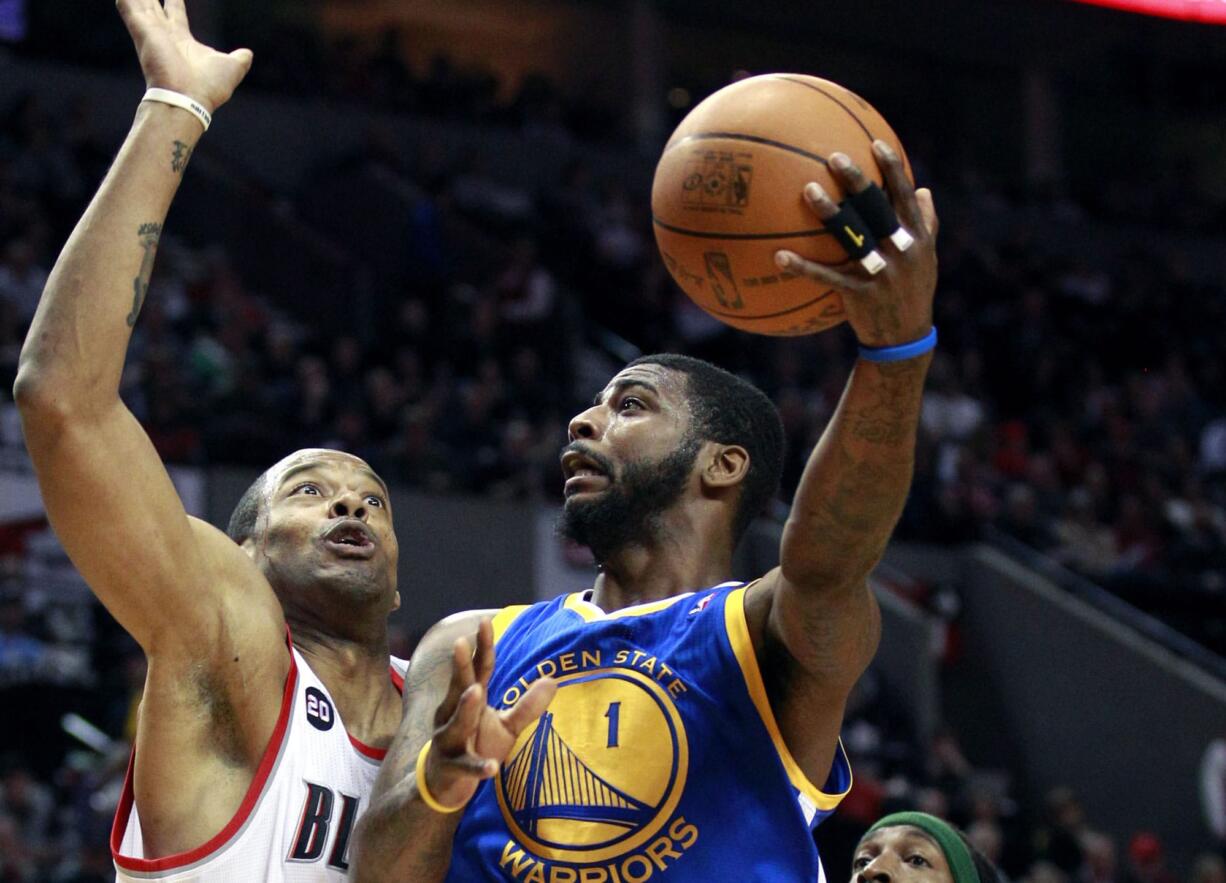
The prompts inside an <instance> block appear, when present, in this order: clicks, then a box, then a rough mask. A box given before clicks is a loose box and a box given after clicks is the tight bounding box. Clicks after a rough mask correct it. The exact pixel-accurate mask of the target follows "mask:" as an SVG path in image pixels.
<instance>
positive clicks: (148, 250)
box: [128, 223, 162, 328]
mask: <svg viewBox="0 0 1226 883" xmlns="http://www.w3.org/2000/svg"><path fill="white" fill-rule="evenodd" d="M136 235H137V236H139V237H140V245H141V248H143V249H144V250H145V255H144V257H143V258H141V262H140V272H139V273H137V275H136V278H135V279H133V280H132V312H130V313H128V327H129V328H131V327H132V326H133V325H135V324H136V317H137V316H139V315H140V308H141V307H142V306H144V303H145V295H147V294H148V293H149V278H150V277H151V276H152V275H153V259H154V257H156V256H157V250H158V239H159V238H161V235H162V225H161V224H155V223H148V224H141V225H140V228H139V229H138V230H137V231H136Z"/></svg>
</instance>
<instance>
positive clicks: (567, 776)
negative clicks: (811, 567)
mask: <svg viewBox="0 0 1226 883" xmlns="http://www.w3.org/2000/svg"><path fill="white" fill-rule="evenodd" d="M745 591H746V590H745V588H743V587H741V586H740V585H739V584H735V583H730V584H726V585H723V586H716V587H715V588H713V589H707V590H705V591H702V592H698V593H690V594H686V595H681V596H678V597H674V598H669V599H667V600H664V601H658V602H654V603H650V604H642V605H639V606H637V607H630V608H626V609H624V610H619V611H617V612H615V613H610V614H606V613H604V612H602V611H601V610H600V609H599V608H598V607H596V606H595V605H594V604H591V603H590V602H589V601H587V600H585V599H584V595H583V594H575V595H568V596H562V597H560V598H557V599H555V600H553V601H549V602H544V603H541V604H535V605H532V606H530V607H519V608H508V609H506V610H504V611H502V612H501V613H500V614H499V615H498V616H497V617H496V618H495V621H494V628H495V634H496V636H497V640H498V644H497V650H498V656H497V662H496V664H495V667H494V672H493V675H492V677H491V679H490V685H489V701H490V703H491V704H492V705H494V706H495V707H498V708H508V707H510V706H512V705H514V704H515V702H517V701H518V700H519V697H520V696H522V695H523V693H524V690H525V689H527V687H528V685H530V684H531V683H532V681H533V680H534V679H536V678H538V677H542V676H550V677H553V678H555V679H556V680H557V682H558V692H557V695H556V696H555V697H554V699H553V702H552V703H551V704H550V706H549V709H548V710H547V711H546V712H545V713H544V714H543V715H542V716H541V718H540V720H539V721H537V722H536V724H534V725H531V726H529V727H527V728H526V729H525V730H524V732H523V733H521V734H520V736H519V739H518V741H517V742H516V744H515V747H514V748H513V749H512V751H511V754H510V755H509V756H508V758H507V760H506V763H504V764H503V765H502V768H501V770H500V771H499V774H498V776H496V777H495V778H493V779H491V780H489V781H486V782H484V783H482V785H481V787H480V789H479V790H478V791H477V793H476V795H475V796H474V798H473V800H472V802H471V803H470V804H469V805H468V807H467V809H466V810H465V812H464V816H463V818H462V820H461V822H460V827H459V830H458V831H457V832H456V837H455V845H454V848H453V851H452V862H451V871H450V873H449V875H448V877H447V880H448V881H449V883H471V881H477V880H492V881H522V883H644V881H647V880H655V881H657V883H689V881H701V883H717V881H737V883H749V881H771V883H774V881H779V883H783V881H787V883H797V881H809V883H812V881H819V880H823V879H824V874H823V872H822V870H821V863H820V861H819V859H818V855H817V849H816V847H815V846H814V843H813V838H812V833H811V831H810V827H811V826H815V825H816V824H817V823H818V822H820V821H821V820H822V819H823V818H825V817H826V816H828V815H829V814H830V813H831V812H833V811H834V808H835V807H836V806H837V805H838V804H839V801H840V800H842V798H843V796H844V795H845V794H846V793H847V791H848V790H849V789H850V788H851V769H850V767H849V766H848V763H847V757H846V755H845V754H844V752H843V746H842V745H839V746H838V749H837V751H836V756H835V761H834V765H833V768H832V770H831V772H830V775H829V777H828V779H827V781H826V782H825V783H824V786H823V787H822V788H817V787H815V786H814V785H812V784H811V783H810V782H808V781H807V780H806V779H805V777H804V774H803V773H802V772H801V770H800V768H799V766H798V765H797V764H796V762H795V760H794V759H793V758H792V756H791V754H790V753H789V752H788V750H787V747H786V746H785V745H784V743H783V739H782V738H781V737H780V735H779V729H778V726H777V725H776V723H775V719H774V716H773V715H772V713H771V710H770V706H769V703H768V701H767V696H766V690H765V688H764V686H763V683H762V677H761V674H760V672H759V670H758V663H757V659H756V657H755V655H754V651H753V646H752V645H751V643H750V637H749V628H748V626H747V624H746V620H745V604H744V600H745Z"/></svg>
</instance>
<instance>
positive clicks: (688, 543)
mask: <svg viewBox="0 0 1226 883" xmlns="http://www.w3.org/2000/svg"><path fill="white" fill-rule="evenodd" d="M704 540H705V541H704ZM731 573H732V550H731V548H729V547H728V544H727V543H720V542H715V541H713V539H712V536H711V534H710V533H709V532H698V533H697V534H695V533H693V532H690V531H685V532H681V533H665V534H664V535H663V538H662V539H661V540H660V541H659V542H658V543H657V544H656V545H650V546H648V545H639V544H634V545H630V546H626V547H625V548H623V549H619V550H618V551H617V553H616V554H613V555H610V556H609V558H608V559H607V560H606V561H603V562H601V567H600V574H599V575H598V576H597V577H596V582H595V584H594V586H593V591H592V602H593V603H594V604H596V605H597V606H598V607H600V608H601V609H602V610H604V611H606V612H612V611H614V610H621V609H622V608H623V607H631V606H633V605H635V604H645V603H647V602H648V601H658V600H661V599H663V598H671V597H672V596H674V595H680V594H681V593H683V592H692V591H694V590H696V589H702V588H706V587H707V586H713V585H716V584H718V583H720V582H723V581H725V580H727V579H729V574H731Z"/></svg>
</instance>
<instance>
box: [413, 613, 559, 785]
mask: <svg viewBox="0 0 1226 883" xmlns="http://www.w3.org/2000/svg"><path fill="white" fill-rule="evenodd" d="M493 670H494V629H493V626H492V625H490V621H489V620H488V619H485V620H482V621H481V625H480V627H479V628H478V629H477V649H476V652H475V653H474V652H473V650H472V647H471V645H470V644H469V642H468V639H467V638H459V639H457V640H456V642H455V645H454V646H453V647H452V670H451V684H450V685H449V687H448V689H447V697H446V698H445V699H444V700H443V702H442V704H441V705H439V707H438V711H437V712H436V713H435V716H434V725H435V730H434V737H433V740H432V742H431V748H430V752H429V754H428V755H427V756H426V764H425V775H426V780H427V781H426V787H427V788H428V789H429V791H430V794H432V795H433V796H434V798H435V799H436V800H438V801H439V803H441V804H443V805H444V806H448V807H452V806H463V805H464V804H465V803H467V802H468V801H469V800H470V799H472V796H473V794H475V793H476V791H477V786H478V785H480V784H481V782H482V781H483V780H484V779H489V778H492V777H493V776H495V775H497V774H498V768H499V766H500V765H501V764H502V763H503V762H504V761H505V760H506V759H507V757H508V756H509V755H510V753H511V748H512V747H513V746H514V745H515V740H516V738H517V737H518V736H519V734H520V732H522V731H523V729H524V728H525V727H527V726H528V725H529V724H531V723H532V722H533V721H535V720H536V719H537V718H539V717H540V716H541V715H542V714H543V713H544V711H545V709H546V708H547V707H548V706H549V703H550V701H552V699H553V696H554V693H556V692H557V689H558V687H557V683H556V682H555V681H554V680H553V679H552V678H540V679H538V680H536V681H534V682H533V683H532V686H530V687H529V688H528V689H527V690H526V691H525V692H524V694H523V695H522V696H521V697H520V699H519V701H518V702H516V703H515V705H513V706H511V707H510V708H508V709H506V710H505V711H497V710H495V709H493V708H491V707H490V706H489V705H488V704H487V703H486V698H485V693H486V688H487V687H488V685H489V680H490V673H491V672H492V671H493Z"/></svg>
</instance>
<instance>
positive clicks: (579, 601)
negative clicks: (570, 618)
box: [563, 592, 694, 622]
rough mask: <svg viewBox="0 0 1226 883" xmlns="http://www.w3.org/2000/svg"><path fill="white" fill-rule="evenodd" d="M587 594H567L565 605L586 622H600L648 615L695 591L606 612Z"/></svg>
mask: <svg viewBox="0 0 1226 883" xmlns="http://www.w3.org/2000/svg"><path fill="white" fill-rule="evenodd" d="M586 594H587V592H575V593H574V594H572V595H567V596H566V603H565V604H564V605H563V606H564V607H565V608H566V609H567V610H570V611H571V612H573V613H577V614H579V615H580V616H581V617H583V620H584V622H598V621H600V620H602V619H617V618H619V617H622V616H646V615H647V614H648V613H655V612H656V611H657V610H663V609H664V608H666V607H671V606H673V605H674V604H676V603H677V602H678V601H680V600H681V599H682V598H688V597H690V596H691V595H693V594H694V593H693V592H686V593H685V594H684V595H673V596H672V597H671V598H662V599H660V600H659V601H648V602H646V603H644V604H635V605H634V606H633V607H623V608H622V609H621V610H614V611H613V612H612V613H605V612H604V611H603V610H601V609H600V608H599V607H597V606H596V605H595V604H593V603H592V602H591V601H589V600H587V598H585V597H583V596H584V595H586Z"/></svg>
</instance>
